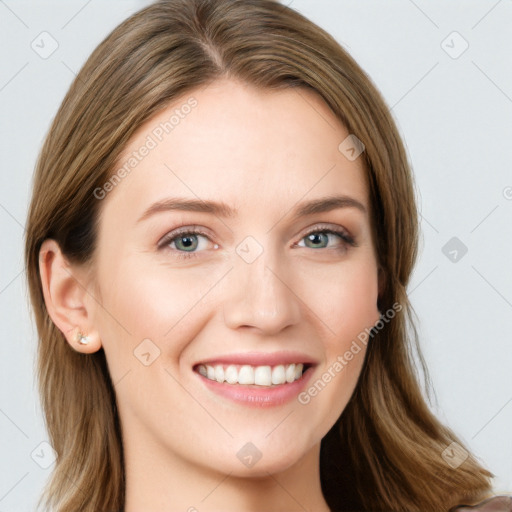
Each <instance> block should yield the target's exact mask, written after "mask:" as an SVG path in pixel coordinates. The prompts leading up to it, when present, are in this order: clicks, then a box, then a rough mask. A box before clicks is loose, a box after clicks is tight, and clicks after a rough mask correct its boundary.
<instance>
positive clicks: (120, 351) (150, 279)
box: [98, 255, 222, 368]
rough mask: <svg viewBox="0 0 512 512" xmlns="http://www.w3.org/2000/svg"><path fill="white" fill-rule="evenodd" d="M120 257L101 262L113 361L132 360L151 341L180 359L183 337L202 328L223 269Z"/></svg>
mask: <svg viewBox="0 0 512 512" xmlns="http://www.w3.org/2000/svg"><path fill="white" fill-rule="evenodd" d="M110 261H113V260H110ZM117 261H118V264H113V263H107V262H106V263H105V264H104V265H100V271H99V273H98V279H99V282H100V283H103V285H102V291H101V297H102V302H103V307H102V308H100V310H99V314H100V317H101V320H100V325H101V328H100V331H101V333H100V335H101V338H102V342H103V344H104V346H105V350H106V352H107V353H108V352H110V353H111V354H112V355H114V353H115V357H111V358H110V359H111V360H112V361H114V362H115V364H118V366H121V362H122V365H123V368H124V367H125V366H126V364H128V363H129V364H132V363H133V359H134V358H133V351H134V350H136V349H137V347H138V345H139V344H140V343H141V342H143V341H144V340H147V339H149V340H151V341H152V342H153V343H154V344H155V345H156V346H157V347H159V348H160V349H161V350H162V355H166V356H169V357H176V356H177V355H179V353H180V352H181V350H182V349H183V346H182V345H184V341H183V342H181V340H190V339H192V338H193V335H192V331H196V330H197V329H198V328H199V327H200V323H201V322H200V320H199V319H198V312H199V311H201V309H202V308H201V302H202V300H204V298H205V296H206V295H207V294H208V292H209V290H210V289H211V288H212V287H213V286H214V285H215V283H216V281H218V280H219V279H220V278H221V276H222V272H220V273H218V272H216V273H213V272H207V271H205V270H204V269H202V270H199V267H198V268H196V269H193V268H189V269H187V270H185V269H182V270H176V269H169V268H167V267H165V266H164V265H160V264H155V263H154V262H152V263H148V262H147V260H146V259H145V258H142V257H140V256H137V255H134V256H126V255H125V256H123V257H122V258H119V259H118V260H117ZM217 274H218V275H217ZM203 314H204V311H203ZM164 347H165V354H164V353H163V352H164Z"/></svg>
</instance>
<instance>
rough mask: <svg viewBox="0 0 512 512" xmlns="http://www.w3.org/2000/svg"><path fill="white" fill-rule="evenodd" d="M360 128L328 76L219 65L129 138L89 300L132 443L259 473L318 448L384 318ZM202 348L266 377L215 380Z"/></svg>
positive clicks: (137, 452)
mask: <svg viewBox="0 0 512 512" xmlns="http://www.w3.org/2000/svg"><path fill="white" fill-rule="evenodd" d="M187 105H188V106H187ZM173 116H174V117H173ZM348 136H349V133H348V132H347V130H346V129H345V128H344V127H343V126H342V125H341V124H340V123H339V122H338V121H337V119H336V118H335V116H334V115H333V114H332V113H331V111H330V110H329V109H328V107H327V106H326V104H325V103H323V102H322V100H321V99H320V98H319V97H318V96H317V95H316V94H315V93H312V92H310V91H308V90H305V89H295V90H294V89H291V88H288V89H285V90H282V91H268V90H265V91H261V90H258V89H255V88H252V87H251V86H246V85H243V84H241V83H239V82H235V81H231V80H229V81H228V80H222V81H217V82H214V83H213V84H210V85H209V86H208V87H206V88H202V89H197V90H195V91H192V92H191V93H188V94H186V95H184V96H183V97H182V98H181V99H180V100H178V101H175V102H174V103H173V104H172V105H171V106H170V107H169V108H167V109H166V110H164V111H162V112H161V113H159V114H158V115H157V116H156V117H154V118H152V119H151V120H150V121H149V122H147V123H146V124H145V125H144V126H143V127H142V128H141V129H140V130H139V131H138V132H137V134H136V135H135V136H134V137H133V138H132V140H131V141H130V143H129V144H128V146H127V147H126V149H125V151H124V154H123V157H122V158H121V159H120V160H119V162H118V167H117V169H121V168H123V166H124V169H125V172H123V171H121V172H120V173H118V177H120V178H121V179H120V180H116V181H115V182H114V181H112V184H111V185H110V186H109V185H107V186H106V187H105V188H104V190H107V189H109V190H110V191H109V192H108V194H106V196H105V197H104V199H102V200H101V201H102V204H101V209H102V211H101V217H100V225H99V235H98V236H99V239H98V245H97V252H96V253H95V260H94V262H95V267H94V268H95V283H96V290H95V291H96V294H97V295H96V298H97V299H98V300H99V302H101V305H99V304H97V303H96V302H94V301H92V302H91V308H93V309H92V317H91V321H92V323H93V324H94V327H95V329H97V333H98V336H99V338H100V339H101V342H102V344H103V347H104V350H105V353H106V357H107V361H108V366H109V370H110V373H111V376H112V380H113V383H114V385H115V391H116V395H117V401H118V408H119V413H120V417H121V422H122V427H123V440H124V443H125V450H127V453H128V454H129V457H131V458H132V459H133V458H135V457H138V458H139V460H144V461H145V463H147V466H148V468H149V467H151V464H152V462H151V461H154V460H156V459H155V457H158V458H159V460H162V458H163V459H165V460H167V461H169V462H171V461H174V462H176V461H180V462H181V463H184V462H187V463H189V464H193V465H199V466H206V467H208V468H210V469H212V468H213V469H215V470H218V471H222V472H224V473H229V472H231V473H232V474H233V475H240V476H248V475H253V476H258V475H266V474H267V473H268V472H270V473H273V472H276V471H280V470H284V469H286V468H288V467H290V466H291V465H292V464H294V463H297V462H300V461H301V460H305V457H306V456H308V455H311V454H312V453H315V454H316V455H317V454H318V452H317V451H315V450H318V448H319V442H320V441H321V439H322V437H323V436H324V435H325V434H326V433H327V432H328V430H329V429H330V428H331V426H332V425H333V424H334V422H335V421H336V419H337V418H338V417H339V416H340V414H341V412H342V411H343V409H344V408H345V406H346V404H347V401H348V400H349V398H350V396H351V394H352V392H353V390H354V387H355V385H356V382H357V379H358V376H359V374H360V371H361V367H362V363H363V359H364V354H365V348H366V346H365V345H364V343H361V341H359V340H358V335H360V334H361V333H364V332H365V329H368V328H370V327H371V326H372V325H374V323H375V322H376V321H377V320H378V318H379V312H378V310H377V296H378V272H377V262H376V254H375V249H374V244H373V241H372V236H371V226H370V217H369V206H370V205H369V203H368V189H367V184H366V178H365V170H364V168H363V162H362V157H360V158H355V157H354V155H353V154H352V153H353V152H350V151H348V152H347V151H345V150H344V149H343V148H345V146H342V149H341V150H340V149H339V146H340V144H341V143H342V142H343V141H344V140H345V139H346V138H347V137H348ZM347 143H348V141H346V142H345V144H347ZM144 147H145V148H146V149H142V148H144ZM130 159H131V160H130ZM125 164H126V165H125ZM101 196H102V193H98V197H101ZM334 196H340V197H341V198H344V199H343V200H340V201H339V202H331V203H329V204H330V205H331V208H327V207H322V204H324V203H322V201H325V200H326V199H327V198H333V197H334ZM179 202H187V203H185V206H181V207H180V206H179ZM186 204H188V205H189V206H188V207H187V206H186ZM315 204H316V205H317V206H316V207H315V206H314V205H315ZM324 206H325V205H324ZM332 206H334V207H332ZM301 210H303V211H302V212H301ZM228 212H229V214H228ZM194 230H198V231H199V232H200V233H199V234H198V233H195V234H194V233H191V231H192V232H193V231H194ZM356 347H357V348H356ZM228 357H234V359H231V360H229V359H228ZM251 357H252V359H251ZM206 362H211V365H210V366H211V368H212V369H210V370H208V369H207V368H206V372H207V373H208V372H210V373H209V375H210V377H212V379H216V378H217V377H218V378H219V379H221V380H222V371H221V368H222V370H223V371H224V377H225V378H228V376H229V380H231V379H236V378H237V376H239V377H240V378H241V379H245V378H247V379H248V381H243V382H250V381H251V380H250V379H251V378H256V379H257V382H259V383H260V384H253V385H248V384H247V385H246V384H240V383H228V382H225V383H224V384H220V383H219V382H217V381H216V380H215V381H214V380H210V379H208V378H207V377H204V376H203V375H201V373H199V370H198V365H199V364H200V363H206ZM306 362H307V363H310V364H312V366H311V368H310V369H309V370H308V371H307V372H306V373H305V375H304V377H303V380H299V381H297V382H295V383H290V382H286V383H284V384H276V385H272V386H269V384H270V383H271V382H272V379H274V382H282V380H283V378H284V379H286V378H288V379H292V378H294V377H295V374H294V370H293V367H288V368H287V363H306ZM234 363H236V364H235V369H233V368H231V369H230V370H228V369H227V367H228V366H229V365H230V364H234ZM244 363H246V364H247V365H248V367H245V368H244V369H243V370H242V371H241V372H238V373H237V370H239V368H241V367H242V366H246V365H244ZM280 363H281V364H282V365H283V366H282V368H280V366H281V364H280ZM336 363H338V364H336ZM251 365H252V366H251ZM216 366H218V368H217V369H216ZM258 367H263V369H261V368H258ZM265 367H270V368H265ZM340 367H341V369H340ZM290 368H291V369H290ZM306 368H307V366H306ZM216 372H217V373H216ZM295 372H296V373H297V375H299V374H300V367H299V369H297V368H295ZM260 378H261V379H262V380H259V379H260ZM269 378H270V381H269V380H266V379H269ZM231 382H234V380H232V381H231ZM315 384H316V387H315ZM312 388H314V389H313V390H311V389H312ZM258 457H261V458H260V459H259V460H257V459H258ZM128 460H130V459H128Z"/></svg>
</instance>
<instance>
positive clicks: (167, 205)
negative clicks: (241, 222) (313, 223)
mask: <svg viewBox="0 0 512 512" xmlns="http://www.w3.org/2000/svg"><path fill="white" fill-rule="evenodd" d="M337 208H356V209H358V210H360V211H361V212H363V213H366V212H367V210H366V207H365V206H364V205H363V204H362V203H361V202H360V201H358V200H357V199H354V198H353V197H350V196H344V195H341V196H328V197H321V198H319V199H313V200H311V201H306V202H303V203H300V204H298V205H297V206H296V207H295V208H294V210H293V216H295V217H306V216H307V215H313V214H315V213H325V212H329V211H331V210H335V209H337ZM173 210H178V211H188V212H199V213H210V214H212V215H215V216H218V217H224V218H233V217H235V216H236V214H237V211H236V210H235V209H233V208H231V207H230V206H228V205H227V204H226V203H223V202H215V201H209V200H200V199H185V198H178V197H170V198H167V199H163V200H162V201H158V202H157V203H154V204H152V205H151V206H150V207H149V208H148V209H147V210H146V211H145V212H144V213H143V214H142V215H141V217H139V220H138V221H137V222H141V221H143V220H145V219H147V218H148V217H151V216H152V215H154V214H156V213H161V212H167V211H173Z"/></svg>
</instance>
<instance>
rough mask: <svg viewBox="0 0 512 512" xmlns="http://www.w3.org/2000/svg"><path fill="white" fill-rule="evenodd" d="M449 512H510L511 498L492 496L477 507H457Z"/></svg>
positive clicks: (511, 507)
mask: <svg viewBox="0 0 512 512" xmlns="http://www.w3.org/2000/svg"><path fill="white" fill-rule="evenodd" d="M450 512H512V496H494V497H493V498H489V499H487V500H484V501H482V502H481V503H479V504H478V505H473V506H472V507H471V506H469V505H459V506H457V507H455V508H452V509H450Z"/></svg>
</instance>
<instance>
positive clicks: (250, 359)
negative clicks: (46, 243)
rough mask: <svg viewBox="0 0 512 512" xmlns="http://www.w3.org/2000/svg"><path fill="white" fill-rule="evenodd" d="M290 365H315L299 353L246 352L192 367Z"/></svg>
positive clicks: (219, 357) (206, 361)
mask: <svg viewBox="0 0 512 512" xmlns="http://www.w3.org/2000/svg"><path fill="white" fill-rule="evenodd" d="M292 363H304V364H311V365H313V364H317V362H316V361H315V359H314V358H312V357H311V356H308V355H307V354H303V353H301V352H290V351H280V352H246V353H239V354H226V355H222V356H216V357H213V358H210V359H204V360H202V361H199V362H197V363H196V364H195V365H194V366H198V365H200V364H207V365H209V366H213V365H215V364H238V365H243V364H248V365H251V366H277V365H280V364H282V365H285V364H292Z"/></svg>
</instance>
